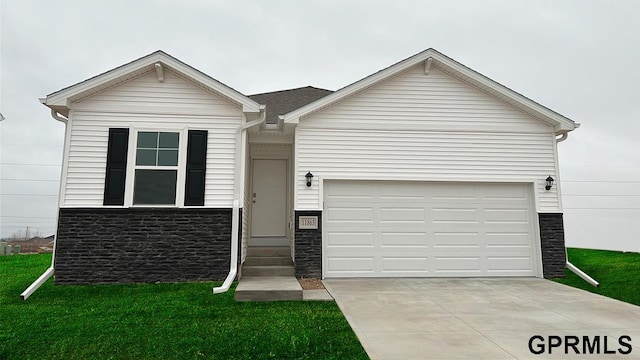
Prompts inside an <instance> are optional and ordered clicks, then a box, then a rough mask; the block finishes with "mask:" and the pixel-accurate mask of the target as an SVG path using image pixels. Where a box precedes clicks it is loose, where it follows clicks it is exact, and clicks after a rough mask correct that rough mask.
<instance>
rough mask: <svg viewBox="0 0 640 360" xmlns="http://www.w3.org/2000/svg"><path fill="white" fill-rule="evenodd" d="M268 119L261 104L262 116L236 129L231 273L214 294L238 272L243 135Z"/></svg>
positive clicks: (228, 286)
mask: <svg viewBox="0 0 640 360" xmlns="http://www.w3.org/2000/svg"><path fill="white" fill-rule="evenodd" d="M266 119H267V113H266V111H265V106H264V105H260V116H259V117H258V119H256V120H253V121H250V122H248V123H246V124H243V125H240V126H239V127H238V129H236V154H235V155H236V164H235V176H234V178H235V181H234V185H233V212H232V215H231V264H230V266H229V274H228V275H227V277H226V279H225V280H224V282H223V283H222V285H221V286H218V287H214V288H213V293H214V294H221V293H223V292H227V290H229V288H230V287H231V284H232V283H233V280H235V278H236V275H237V273H238V232H239V226H240V224H239V223H240V178H241V176H240V175H241V172H242V166H241V165H242V154H243V153H244V151H243V150H244V143H243V142H242V135H243V134H244V132H245V131H246V130H247V129H248V128H250V127H253V126H256V125H259V124H262V123H263V122H264V121H265V120H266Z"/></svg>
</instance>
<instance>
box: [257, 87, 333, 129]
mask: <svg viewBox="0 0 640 360" xmlns="http://www.w3.org/2000/svg"><path fill="white" fill-rule="evenodd" d="M332 92H333V91H331V90H325V89H319V88H315V87H313V86H307V87H301V88H297V89H289V90H280V91H273V92H268V93H262V94H255V95H249V96H248V97H249V98H250V99H251V100H253V101H255V102H258V103H260V104H262V105H266V106H267V124H276V123H278V116H279V115H284V114H286V113H288V112H290V111H293V110H295V109H297V108H300V107H302V106H305V105H307V104H309V103H312V102H314V101H316V100H318V99H320V98H322V97H325V96H327V95H329V94H331V93H332Z"/></svg>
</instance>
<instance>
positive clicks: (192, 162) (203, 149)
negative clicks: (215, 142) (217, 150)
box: [184, 130, 207, 206]
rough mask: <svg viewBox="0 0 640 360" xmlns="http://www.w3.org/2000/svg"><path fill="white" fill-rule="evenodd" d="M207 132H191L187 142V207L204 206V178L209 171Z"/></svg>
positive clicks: (185, 192) (185, 193)
mask: <svg viewBox="0 0 640 360" xmlns="http://www.w3.org/2000/svg"><path fill="white" fill-rule="evenodd" d="M206 167H207V132H206V131H203V130H189V139H188V141H187V176H186V181H185V189H184V204H185V206H203V205H204V178H205V174H206V171H207V168H206Z"/></svg>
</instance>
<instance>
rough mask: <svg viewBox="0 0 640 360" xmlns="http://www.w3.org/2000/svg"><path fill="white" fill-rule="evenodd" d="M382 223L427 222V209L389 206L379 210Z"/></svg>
mask: <svg viewBox="0 0 640 360" xmlns="http://www.w3.org/2000/svg"><path fill="white" fill-rule="evenodd" d="M379 211H380V212H379V214H380V222H381V223H408V222H413V223H420V224H425V222H426V221H425V212H426V211H425V209H424V207H422V208H388V207H381V208H380V210H379Z"/></svg>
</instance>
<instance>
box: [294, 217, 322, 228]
mask: <svg viewBox="0 0 640 360" xmlns="http://www.w3.org/2000/svg"><path fill="white" fill-rule="evenodd" d="M298 228H299V229H313V230H315V229H318V217H317V216H300V217H298Z"/></svg>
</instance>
